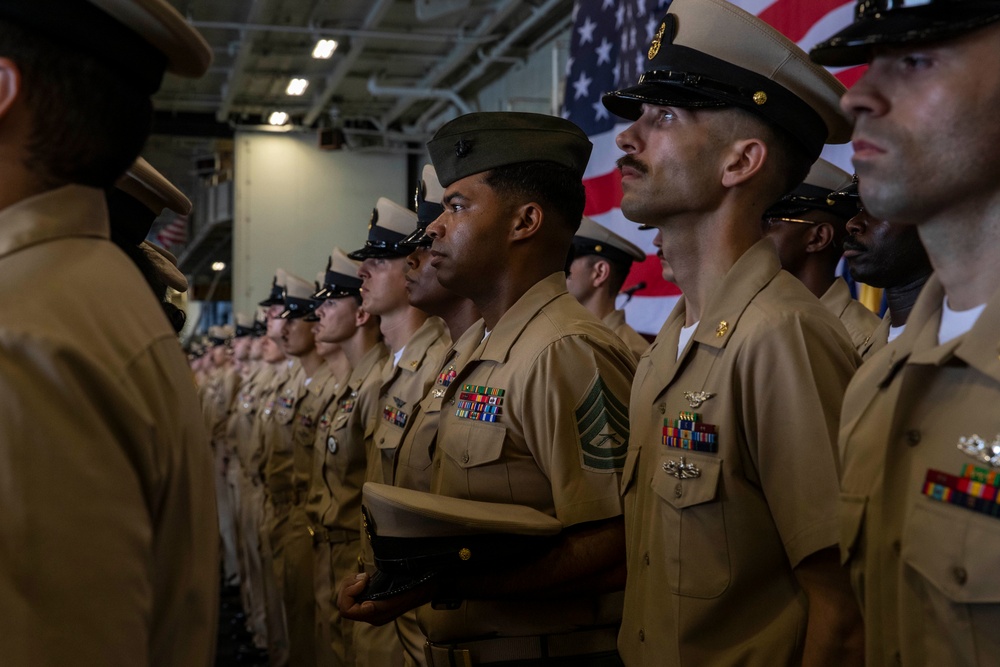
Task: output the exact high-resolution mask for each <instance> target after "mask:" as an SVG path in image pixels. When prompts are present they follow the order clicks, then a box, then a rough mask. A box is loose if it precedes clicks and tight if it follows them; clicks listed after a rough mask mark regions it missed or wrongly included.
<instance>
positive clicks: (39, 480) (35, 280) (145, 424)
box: [0, 186, 219, 667]
mask: <svg viewBox="0 0 1000 667" xmlns="http://www.w3.org/2000/svg"><path fill="white" fill-rule="evenodd" d="M108 236H109V226H108V220H107V208H106V205H105V200H104V193H103V192H102V191H100V190H97V189H92V188H86V187H82V186H67V187H62V188H59V189H56V190H52V191H49V192H46V193H44V194H41V195H37V196H35V197H31V198H29V199H26V200H23V201H21V202H18V203H16V204H14V205H11V206H9V207H8V208H6V209H4V210H2V211H0V273H2V275H3V282H2V284H0V396H2V399H0V471H2V472H0V618H2V619H3V621H2V623H0V646H2V647H3V648H2V657H0V663H2V664H3V665H4V666H5V667H29V666H30V667H48V666H51V667H57V666H58V667H62V666H63V665H101V666H102V667H114V666H121V667H135V666H144V665H163V666H176V667H190V666H201V667H208V666H209V665H211V664H213V662H214V646H215V636H216V633H217V617H216V611H217V606H218V598H217V589H218V585H219V556H218V542H219V532H218V526H217V520H216V509H215V486H214V482H213V471H212V462H211V454H210V449H209V441H208V433H207V432H206V430H205V427H204V422H203V419H202V415H201V411H200V406H199V403H198V400H197V397H196V394H195V389H194V387H193V386H192V383H191V372H190V370H189V369H188V366H187V363H186V360H185V359H184V355H183V353H182V352H181V349H180V346H179V345H178V342H177V337H176V335H175V333H174V331H173V328H172V327H171V326H170V324H169V323H168V322H167V319H166V317H165V316H164V314H163V311H162V309H161V308H160V305H159V304H158V303H157V302H156V299H155V297H154V296H153V294H152V293H151V292H150V291H149V288H148V286H147V284H146V281H145V280H143V278H142V275H141V274H140V273H139V271H138V269H137V268H136V267H135V266H134V265H133V263H132V262H131V260H129V259H128V257H126V256H125V255H124V254H123V253H122V252H121V251H120V250H119V249H118V248H117V247H115V246H114V245H113V244H112V243H111V242H110V241H109V240H108Z"/></svg>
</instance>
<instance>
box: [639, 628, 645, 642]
mask: <svg viewBox="0 0 1000 667" xmlns="http://www.w3.org/2000/svg"><path fill="white" fill-rule="evenodd" d="M639 641H641V642H644V641H646V632H645V631H644V630H639Z"/></svg>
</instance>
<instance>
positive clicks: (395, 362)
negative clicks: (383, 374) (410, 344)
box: [392, 345, 406, 368]
mask: <svg viewBox="0 0 1000 667" xmlns="http://www.w3.org/2000/svg"><path fill="white" fill-rule="evenodd" d="M405 350H406V346H405V345H404V346H403V347H401V348H399V352H397V353H396V354H394V355H392V367H393V368H395V367H396V366H398V365H399V360H400V359H402V358H403V352H404V351H405Z"/></svg>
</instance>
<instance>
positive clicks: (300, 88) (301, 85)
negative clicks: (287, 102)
mask: <svg viewBox="0 0 1000 667" xmlns="http://www.w3.org/2000/svg"><path fill="white" fill-rule="evenodd" d="M308 87H309V82H308V81H307V80H305V79H292V80H291V81H289V82H288V88H285V93H286V94H288V95H301V94H302V93H304V92H306V88H308Z"/></svg>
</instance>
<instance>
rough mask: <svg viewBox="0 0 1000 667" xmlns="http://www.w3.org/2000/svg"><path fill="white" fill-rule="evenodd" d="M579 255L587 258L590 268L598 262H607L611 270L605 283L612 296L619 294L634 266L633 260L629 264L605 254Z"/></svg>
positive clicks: (581, 257) (584, 258)
mask: <svg viewBox="0 0 1000 667" xmlns="http://www.w3.org/2000/svg"><path fill="white" fill-rule="evenodd" d="M579 257H580V259H583V260H586V262H587V268H588V269H592V268H593V267H594V264H596V263H597V262H607V263H608V267H609V270H608V282H606V283H604V287H605V289H607V291H608V293H609V294H610V295H611V296H612V297H614V296H617V295H618V293H619V292H621V291H622V286H623V285H624V284H625V280H626V279H627V278H628V272H629V270H630V269H631V268H632V262H629V263H628V264H624V263H622V262H615V261H612V260H610V259H608V258H607V257H605V256H603V255H580V256H579Z"/></svg>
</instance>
